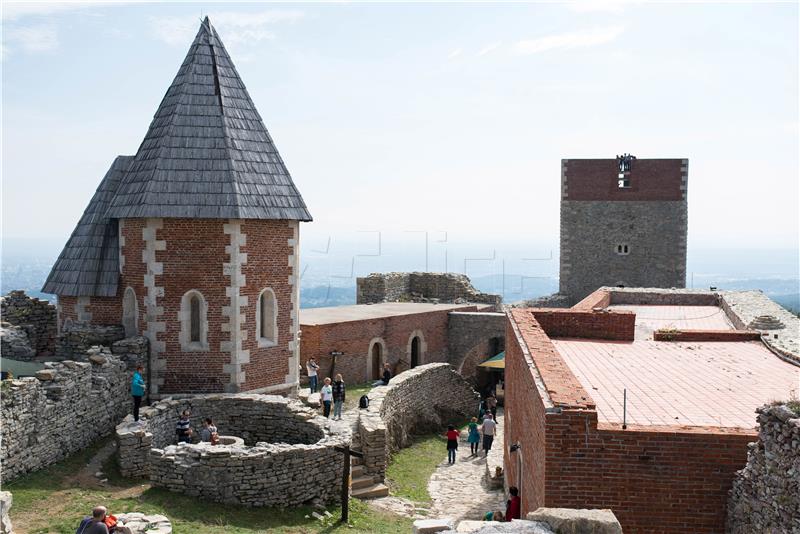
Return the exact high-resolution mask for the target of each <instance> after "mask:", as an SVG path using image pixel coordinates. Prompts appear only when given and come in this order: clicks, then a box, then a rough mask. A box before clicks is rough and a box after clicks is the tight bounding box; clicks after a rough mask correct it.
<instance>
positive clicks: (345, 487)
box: [335, 445, 364, 523]
mask: <svg viewBox="0 0 800 534" xmlns="http://www.w3.org/2000/svg"><path fill="white" fill-rule="evenodd" d="M335 449H336V450H337V451H339V452H341V453H344V466H343V469H342V519H341V521H342V523H347V521H348V518H349V517H350V457H351V456H355V457H357V458H363V457H364V453H361V452H358V451H352V450H350V445H344V446H343V447H335Z"/></svg>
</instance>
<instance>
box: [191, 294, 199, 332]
mask: <svg viewBox="0 0 800 534" xmlns="http://www.w3.org/2000/svg"><path fill="white" fill-rule="evenodd" d="M190 308H191V319H190V321H191V329H190V331H191V335H190V336H189V341H191V342H192V343H199V342H200V299H199V298H197V295H192V299H191V301H190Z"/></svg>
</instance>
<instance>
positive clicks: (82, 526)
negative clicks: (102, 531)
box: [75, 517, 92, 534]
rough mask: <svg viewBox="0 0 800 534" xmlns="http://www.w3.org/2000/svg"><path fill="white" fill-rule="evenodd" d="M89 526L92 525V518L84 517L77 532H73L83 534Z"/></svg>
mask: <svg viewBox="0 0 800 534" xmlns="http://www.w3.org/2000/svg"><path fill="white" fill-rule="evenodd" d="M91 524H92V518H91V517H84V518H83V521H81V524H80V525H79V526H78V530H76V531H75V534H83V532H84V531H85V530H86V527H88V526H89V525H91Z"/></svg>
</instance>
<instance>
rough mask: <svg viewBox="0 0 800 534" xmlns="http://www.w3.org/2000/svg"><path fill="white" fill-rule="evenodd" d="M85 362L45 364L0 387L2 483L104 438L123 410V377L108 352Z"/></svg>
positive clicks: (125, 380)
mask: <svg viewBox="0 0 800 534" xmlns="http://www.w3.org/2000/svg"><path fill="white" fill-rule="evenodd" d="M87 360H88V361H86V362H75V361H71V360H67V361H63V362H48V363H46V364H45V366H46V368H45V369H43V370H41V371H39V372H37V373H36V377H35V378H33V377H29V378H22V379H20V380H6V381H4V382H3V383H2V399H1V400H0V403H1V404H2V421H3V426H2V443H0V450H2V459H3V466H2V467H3V468H2V481H3V482H8V481H9V480H12V479H14V478H17V477H19V476H20V475H23V474H25V473H28V472H31V471H36V470H38V469H41V468H43V467H46V466H48V465H50V464H52V463H55V462H57V461H58V460H61V459H62V458H65V457H66V456H69V455H70V454H72V453H74V452H76V451H79V450H81V449H83V448H85V447H86V446H88V445H89V444H90V443H92V442H93V441H94V440H95V439H97V438H99V437H101V436H104V435H107V434H109V433H110V432H111V431H112V430H113V429H114V427H115V426H116V425H117V423H119V421H120V420H121V419H122V418H123V417H124V415H125V413H126V412H127V410H128V409H129V407H130V406H129V405H130V396H129V392H128V381H129V374H128V372H127V371H126V367H125V363H124V362H122V361H120V359H119V358H116V357H115V356H113V355H112V354H111V352H110V351H109V350H108V349H105V348H102V349H101V348H100V347H96V348H93V349H91V354H89V355H88V356H87Z"/></svg>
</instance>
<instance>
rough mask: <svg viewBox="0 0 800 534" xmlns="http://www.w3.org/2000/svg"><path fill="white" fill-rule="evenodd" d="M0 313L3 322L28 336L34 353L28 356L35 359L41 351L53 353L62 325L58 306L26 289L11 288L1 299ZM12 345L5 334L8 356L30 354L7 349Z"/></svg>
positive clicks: (44, 353)
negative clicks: (58, 323)
mask: <svg viewBox="0 0 800 534" xmlns="http://www.w3.org/2000/svg"><path fill="white" fill-rule="evenodd" d="M0 315H2V318H3V322H5V323H8V324H9V325H13V326H16V327H18V328H19V329H21V330H22V331H24V332H25V334H26V335H27V338H28V342H29V344H30V347H31V348H32V349H33V354H32V355H31V356H29V357H27V358H26V359H31V358H33V357H34V356H36V355H37V354H39V355H41V356H49V355H51V354H53V352H54V350H55V344H56V332H57V328H58V327H57V321H58V319H57V312H56V307H55V306H53V305H52V304H50V303H49V302H47V301H46V300H39V299H37V298H31V297H29V296H28V295H26V294H25V292H24V291H11V292H10V293H9V294H8V295H6V296H4V297H2V298H0ZM12 330H13V329H12ZM10 348H11V347H10V346H7V342H6V340H5V336H3V354H4V355H13V357H14V359H23V358H25V357H26V355H25V354H21V353H10V352H6V350H10Z"/></svg>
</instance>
